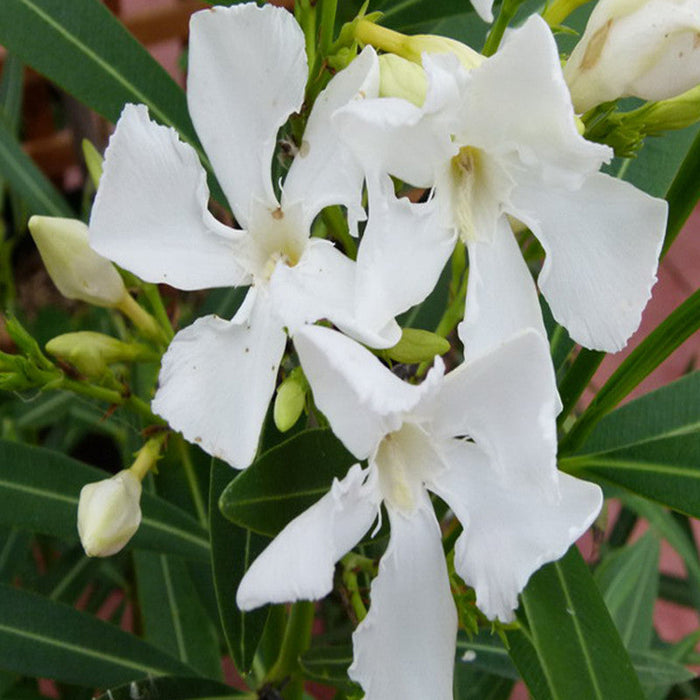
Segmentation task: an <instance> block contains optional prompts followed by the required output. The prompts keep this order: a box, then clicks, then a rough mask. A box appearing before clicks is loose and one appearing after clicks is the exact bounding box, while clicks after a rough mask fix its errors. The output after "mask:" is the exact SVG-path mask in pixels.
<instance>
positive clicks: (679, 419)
mask: <svg viewBox="0 0 700 700" xmlns="http://www.w3.org/2000/svg"><path fill="white" fill-rule="evenodd" d="M699 417H700V372H694V373H693V374H690V375H688V376H686V377H684V378H682V379H679V380H678V381H676V382H673V383H672V384H669V385H668V386H665V387H663V388H662V389H659V390H657V391H654V392H651V393H649V394H646V395H645V396H643V397H641V398H639V399H637V400H635V401H632V402H630V403H629V404H627V405H625V406H622V407H621V408H619V409H618V410H616V411H615V412H613V413H611V414H610V415H609V416H607V417H606V418H604V419H603V420H602V421H601V422H600V423H598V425H597V426H596V428H595V429H594V430H593V431H592V433H591V435H590V437H589V438H588V440H587V441H586V442H585V443H584V445H583V446H582V447H581V448H580V453H579V454H576V455H574V456H572V457H566V458H563V459H560V462H559V464H560V467H561V468H562V469H563V470H564V471H567V472H570V473H573V474H576V475H577V476H583V477H585V478H590V479H594V480H596V481H599V482H602V483H604V484H612V485H615V486H619V487H622V488H624V489H626V490H628V491H632V492H633V493H637V494H639V495H641V496H644V497H646V498H650V499H652V500H655V501H657V502H659V503H663V504H664V505H667V506H669V507H671V508H674V509H675V510H679V511H681V512H684V513H687V514H688V515H693V516H696V517H697V516H699V515H700V420H699Z"/></svg>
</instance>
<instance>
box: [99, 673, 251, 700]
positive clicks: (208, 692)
mask: <svg viewBox="0 0 700 700" xmlns="http://www.w3.org/2000/svg"><path fill="white" fill-rule="evenodd" d="M247 697H250V696H248V695H241V694H240V693H236V692H235V691H234V690H233V688H230V687H228V686H226V685H223V684H222V683H215V682H213V681H206V680H203V679H201V678H178V677H170V676H167V677H163V678H149V679H147V680H143V681H135V682H133V683H127V684H126V685H122V686H120V687H118V688H112V689H110V690H109V691H108V692H107V693H105V694H104V695H99V696H98V697H97V699H96V700H219V699H220V698H221V699H222V698H247Z"/></svg>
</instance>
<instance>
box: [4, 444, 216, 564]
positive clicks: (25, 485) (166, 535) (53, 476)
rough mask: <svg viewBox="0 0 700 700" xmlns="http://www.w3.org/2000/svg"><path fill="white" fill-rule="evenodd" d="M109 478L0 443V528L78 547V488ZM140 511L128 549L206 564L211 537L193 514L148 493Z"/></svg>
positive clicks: (49, 454)
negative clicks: (158, 553) (10, 527)
mask: <svg viewBox="0 0 700 700" xmlns="http://www.w3.org/2000/svg"><path fill="white" fill-rule="evenodd" d="M108 476H109V475H108V474H107V473H105V472H104V471H102V470H100V469H95V468H94V467H90V466H88V465H87V464H83V463H82V462H78V461H77V460H74V459H71V458H70V457H66V456H65V455H62V454H60V453H58V452H53V451H52V450H47V449H44V448H41V447H33V446H30V445H23V444H20V443H15V442H9V441H6V440H0V523H4V524H7V525H13V526H15V527H19V528H22V529H25V530H30V531H32V532H40V533H43V534H46V535H54V536H56V537H59V538H61V539H63V540H66V541H68V542H74V541H76V540H77V539H78V532H77V529H76V525H75V519H76V514H77V509H78V497H79V494H80V489H81V488H82V487H83V486H84V485H85V484H87V483H89V482H92V481H99V480H101V479H105V478H107V477H108ZM141 510H142V512H143V518H142V520H141V526H140V527H139V530H138V532H137V533H136V535H135V536H134V538H133V540H132V541H131V543H130V546H133V547H137V548H143V549H151V550H155V551H158V552H167V553H171V554H177V555H179V556H183V557H187V558H193V559H199V560H208V558H209V541H208V538H207V534H206V532H205V531H204V530H203V528H202V527H201V526H200V525H199V524H198V523H197V522H196V521H195V520H194V519H193V518H191V517H190V516H189V515H187V514H186V513H184V512H183V511H181V510H180V509H178V508H176V507H175V506H173V505H171V504H170V503H168V502H167V501H164V500H162V499H160V498H157V497H156V496H153V495H151V494H149V493H143V494H142V496H141Z"/></svg>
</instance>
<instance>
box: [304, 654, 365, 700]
mask: <svg viewBox="0 0 700 700" xmlns="http://www.w3.org/2000/svg"><path fill="white" fill-rule="evenodd" d="M299 663H300V665H301V669H302V671H303V672H304V675H305V676H306V677H307V678H309V679H310V680H314V681H318V682H319V683H325V684H326V685H332V686H333V687H335V688H339V689H340V690H342V691H343V692H344V693H345V694H346V695H347V694H351V693H356V694H359V693H360V692H361V691H360V689H359V686H358V685H356V684H355V683H353V682H352V681H351V680H350V679H349V678H348V668H349V666H350V664H351V663H352V646H327V647H312V648H311V649H308V650H307V651H305V652H304V653H303V654H302V655H301V658H300V659H299Z"/></svg>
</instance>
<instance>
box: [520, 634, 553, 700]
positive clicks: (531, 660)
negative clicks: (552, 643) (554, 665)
mask: <svg viewBox="0 0 700 700" xmlns="http://www.w3.org/2000/svg"><path fill="white" fill-rule="evenodd" d="M508 645H509V647H508V654H509V655H510V658H511V659H512V660H513V663H514V664H515V666H516V667H517V669H518V671H520V675H521V676H522V679H523V680H524V681H525V684H526V685H527V689H528V691H529V692H530V696H531V697H532V698H533V700H553V698H554V697H555V695H553V693H552V691H551V690H550V685H549V681H548V679H547V676H546V675H545V672H544V668H543V666H542V663H541V662H540V658H539V656H538V655H537V650H536V649H535V646H534V644H533V641H532V637H531V636H530V634H529V632H528V631H527V630H525V629H521V630H513V631H511V632H508ZM556 697H558V696H556ZM562 700H563V698H562Z"/></svg>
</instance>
